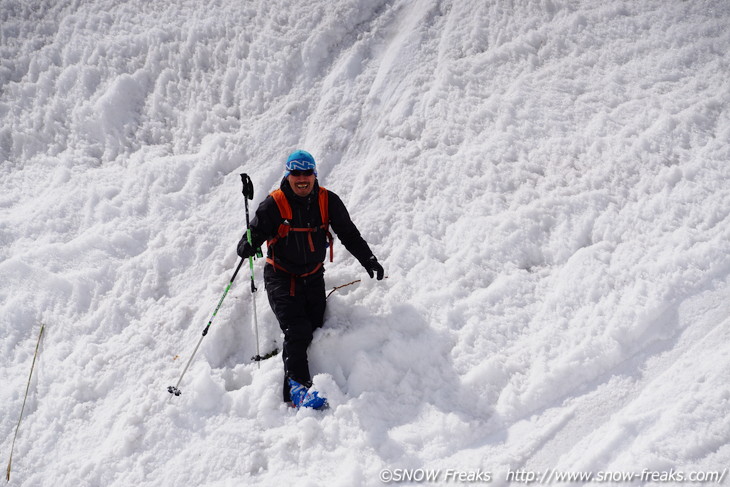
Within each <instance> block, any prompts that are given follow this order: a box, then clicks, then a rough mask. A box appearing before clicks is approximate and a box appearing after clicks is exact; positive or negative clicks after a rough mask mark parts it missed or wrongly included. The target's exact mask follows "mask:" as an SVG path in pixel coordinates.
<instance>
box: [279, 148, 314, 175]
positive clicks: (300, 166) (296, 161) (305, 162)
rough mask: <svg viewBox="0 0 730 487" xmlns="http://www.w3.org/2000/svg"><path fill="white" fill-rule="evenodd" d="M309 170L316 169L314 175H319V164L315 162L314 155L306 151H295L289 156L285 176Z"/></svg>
mask: <svg viewBox="0 0 730 487" xmlns="http://www.w3.org/2000/svg"><path fill="white" fill-rule="evenodd" d="M307 169H314V175H315V176H316V175H317V164H316V163H315V162H314V157H312V154H310V153H309V152H307V151H305V150H298V151H294V152H292V153H291V154H289V158H288V159H287V160H286V172H285V173H284V176H288V175H289V173H290V172H291V171H295V170H299V171H306V170H307Z"/></svg>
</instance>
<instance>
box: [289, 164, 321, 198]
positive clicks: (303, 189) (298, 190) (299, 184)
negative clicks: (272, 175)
mask: <svg viewBox="0 0 730 487" xmlns="http://www.w3.org/2000/svg"><path fill="white" fill-rule="evenodd" d="M287 179H288V180H289V186H291V189H292V190H293V191H294V194H296V195H297V196H308V195H309V193H311V192H312V190H313V189H314V179H315V176H314V171H313V170H312V169H308V170H306V171H291V172H290V173H289V176H287Z"/></svg>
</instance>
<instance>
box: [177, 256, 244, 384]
mask: <svg viewBox="0 0 730 487" xmlns="http://www.w3.org/2000/svg"><path fill="white" fill-rule="evenodd" d="M243 261H244V259H241V261H240V262H239V263H238V267H236V271H235V272H234V273H233V277H231V280H230V281H229V282H228V285H227V286H226V289H225V291H223V296H221V299H220V301H218V306H216V307H215V311H213V316H211V317H210V320H208V324H207V325H205V328H204V329H203V335H202V336H201V337H200V340H198V344H197V345H196V346H195V350H193V354H192V355H191V356H190V359H189V360H188V363H187V364H186V365H185V368H184V369H183V372H182V374H181V375H180V378H179V379H178V380H177V384H175V385H174V386H170V387H168V388H167V392H169V393H170V394H174V395H176V396H179V395H180V394H182V392H181V391H180V389H179V387H180V383H181V382H182V380H183V377H185V372H187V371H188V367H190V364H191V363H192V361H193V358H194V357H195V354H196V353H198V348H199V347H200V343H201V342H202V341H203V338H205V335H207V334H208V330H209V329H210V325H211V324H212V323H213V319H214V318H215V315H216V314H218V310H219V309H221V305H222V304H223V300H224V299H226V295H227V294H228V291H230V289H231V285H232V284H233V281H234V280H235V279H236V275H238V271H239V270H241V266H242V265H243Z"/></svg>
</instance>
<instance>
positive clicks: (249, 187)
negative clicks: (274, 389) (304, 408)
mask: <svg viewBox="0 0 730 487" xmlns="http://www.w3.org/2000/svg"><path fill="white" fill-rule="evenodd" d="M241 183H242V184H243V200H244V202H245V206H246V238H247V239H248V243H249V244H250V245H253V241H252V239H251V225H250V222H249V214H248V200H252V199H253V183H252V182H251V178H249V177H248V174H246V173H243V174H241ZM256 256H257V257H263V254H262V253H261V249H260V248H259V249H256ZM248 265H249V268H250V269H251V302H252V304H253V327H254V334H255V335H256V356H255V357H254V358H253V359H254V361H256V362H257V365H258V368H261V360H263V359H264V357H262V356H261V352H260V350H259V323H258V317H257V315H256V291H257V289H256V282H255V281H254V272H253V257H249V258H248Z"/></svg>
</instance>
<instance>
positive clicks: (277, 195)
mask: <svg viewBox="0 0 730 487" xmlns="http://www.w3.org/2000/svg"><path fill="white" fill-rule="evenodd" d="M271 196H272V197H273V198H274V201H275V202H276V206H277V207H278V208H279V214H280V215H281V217H282V218H283V219H284V220H291V218H292V211H291V205H290V204H289V200H287V199H286V195H285V194H284V192H283V191H282V190H281V189H277V190H276V191H273V192H272V193H271Z"/></svg>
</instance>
